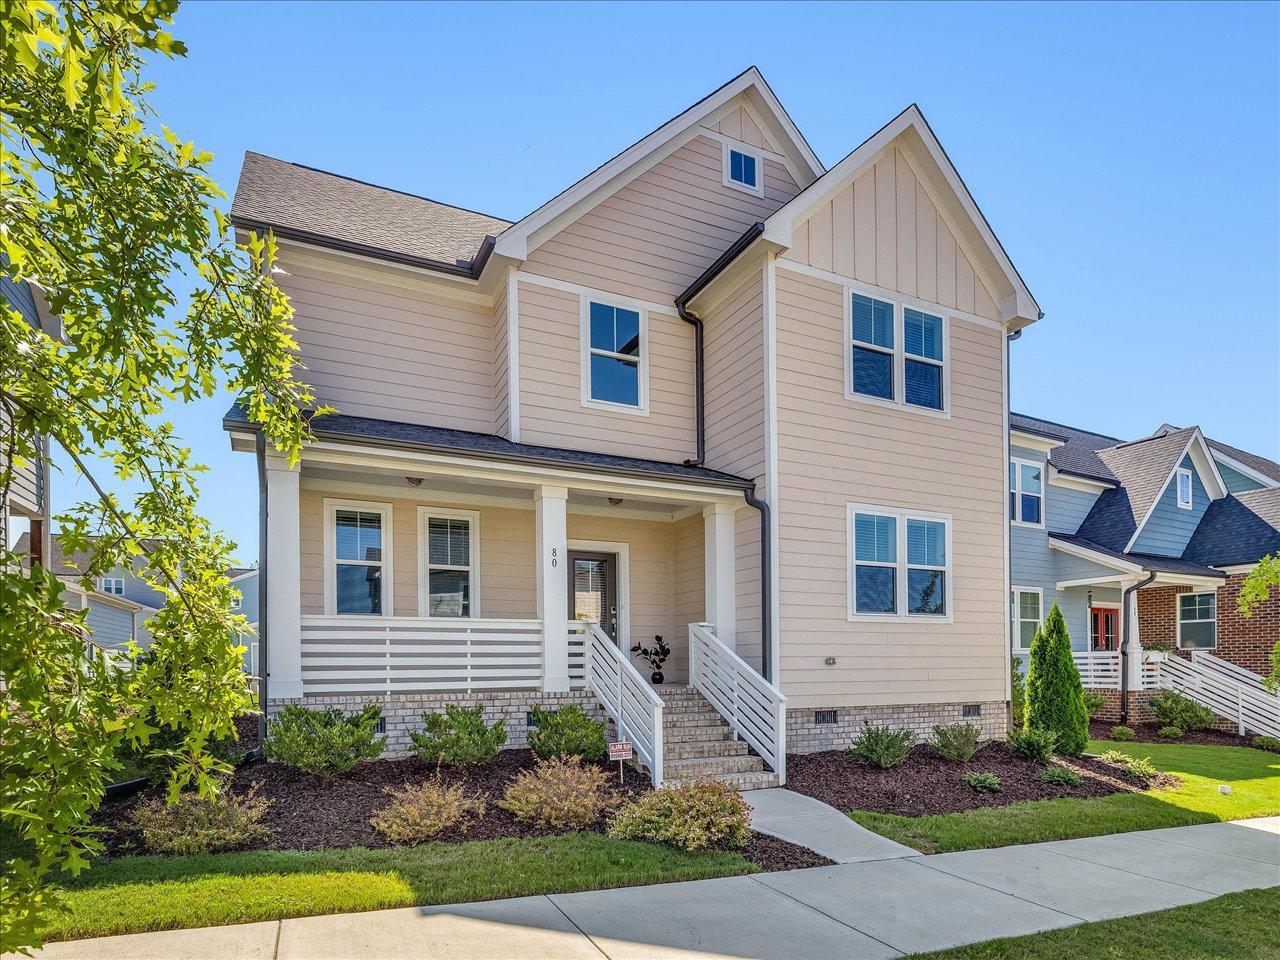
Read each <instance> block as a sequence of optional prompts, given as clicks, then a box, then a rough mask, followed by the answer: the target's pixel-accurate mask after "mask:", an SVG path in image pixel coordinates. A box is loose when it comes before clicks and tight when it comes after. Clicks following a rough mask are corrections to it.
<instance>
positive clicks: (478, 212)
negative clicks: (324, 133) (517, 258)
mask: <svg viewBox="0 0 1280 960" xmlns="http://www.w3.org/2000/svg"><path fill="white" fill-rule="evenodd" d="M244 155H245V156H246V157H248V156H255V157H262V158H263V159H264V160H274V161H275V162H276V163H283V164H286V165H288V166H290V167H297V168H298V169H299V170H310V171H311V172H312V173H322V174H324V175H325V176H326V177H335V178H337V179H339V180H346V181H347V182H348V183H358V184H360V185H361V186H364V187H372V188H373V189H374V190H385V191H386V192H387V193H397V194H399V195H400V196H402V197H409V198H410V199H412V200H422V201H423V202H425V203H434V204H435V205H436V206H438V207H448V208H449V209H450V210H460V211H462V212H463V213H470V214H474V215H475V216H477V217H487V218H489V219H490V220H498V221H500V222H502V223H505V224H507V225H508V226H510V225H511V224H513V223H515V221H514V220H508V219H507V218H506V217H499V216H496V215H495V214H492V213H485V212H484V211H482V210H473V209H471V208H470V207H460V206H458V204H456V203H447V202H445V201H444V200H436V199H435V198H434V197H424V196H423V195H422V194H420V193H411V192H409V191H408V190H400V189H398V188H397V187H388V186H386V185H385V184H381V183H373V182H371V181H369V180H361V179H360V178H359V177H352V176H348V175H347V174H345V173H335V172H334V171H332V170H324V169H322V168H320V167H313V166H311V165H310V164H306V163H298V162H297V161H296V160H285V159H284V158H283V157H273V156H272V155H271V154H269V153H259V152H258V151H257V150H246V151H245V152H244Z"/></svg>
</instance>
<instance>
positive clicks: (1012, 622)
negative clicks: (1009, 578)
mask: <svg viewBox="0 0 1280 960" xmlns="http://www.w3.org/2000/svg"><path fill="white" fill-rule="evenodd" d="M1009 592H1010V594H1012V596H1010V598H1009V603H1010V605H1011V609H1010V610H1009V649H1010V650H1012V651H1013V652H1014V653H1027V652H1029V651H1030V649H1031V648H1030V647H1024V646H1022V643H1021V640H1022V633H1021V631H1020V630H1018V629H1016V628H1017V627H1021V626H1022V625H1023V624H1024V623H1030V621H1029V620H1024V619H1023V618H1022V603H1021V601H1022V597H1021V596H1020V594H1023V593H1034V594H1035V595H1036V609H1037V610H1038V611H1039V614H1040V615H1039V617H1038V618H1037V619H1036V622H1035V623H1036V629H1037V630H1038V629H1040V627H1042V626H1044V588H1043V587H1019V586H1012V587H1010V588H1009Z"/></svg>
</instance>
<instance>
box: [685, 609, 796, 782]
mask: <svg viewBox="0 0 1280 960" xmlns="http://www.w3.org/2000/svg"><path fill="white" fill-rule="evenodd" d="M712 629H713V628H712V626H711V624H709V623H691V624H689V684H690V686H692V687H695V688H696V689H697V690H698V692H699V693H701V694H702V695H703V696H704V697H706V698H707V700H709V701H710V702H711V705H712V706H713V707H715V708H716V710H717V711H719V713H720V715H721V716H722V717H724V718H725V719H726V720H727V721H729V725H730V726H731V727H732V728H733V731H734V733H736V734H737V735H738V736H740V737H741V738H742V739H743V740H746V741H747V743H749V744H751V746H752V747H754V748H755V751H756V753H758V754H760V756H761V758H763V759H764V762H765V763H767V764H768V765H769V767H770V769H772V770H773V772H774V773H776V774H777V775H778V785H779V786H781V785H782V784H784V783H786V782H787V698H786V697H784V696H783V695H782V691H781V690H779V689H778V688H777V687H775V686H774V685H773V684H771V683H770V682H769V681H768V680H766V679H765V678H764V677H762V676H760V674H758V673H757V672H756V671H755V670H754V669H752V667H751V665H750V664H748V663H747V662H746V661H745V660H743V659H742V658H741V657H740V656H738V655H737V654H736V653H734V652H733V651H732V650H730V649H729V648H728V647H727V646H725V644H724V643H722V642H721V640H720V638H719V637H717V636H716V635H715V634H714V633H712Z"/></svg>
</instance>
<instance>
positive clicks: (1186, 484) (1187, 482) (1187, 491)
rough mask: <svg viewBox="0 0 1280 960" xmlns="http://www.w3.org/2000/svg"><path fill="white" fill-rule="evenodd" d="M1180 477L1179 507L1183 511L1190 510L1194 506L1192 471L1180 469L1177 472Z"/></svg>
mask: <svg viewBox="0 0 1280 960" xmlns="http://www.w3.org/2000/svg"><path fill="white" fill-rule="evenodd" d="M1177 477H1178V506H1179V507H1181V508H1182V509H1183V510H1190V509H1191V508H1192V506H1193V500H1192V498H1193V496H1194V494H1193V493H1192V486H1191V471H1190V470H1188V469H1186V468H1185V467H1179V468H1178V471H1177Z"/></svg>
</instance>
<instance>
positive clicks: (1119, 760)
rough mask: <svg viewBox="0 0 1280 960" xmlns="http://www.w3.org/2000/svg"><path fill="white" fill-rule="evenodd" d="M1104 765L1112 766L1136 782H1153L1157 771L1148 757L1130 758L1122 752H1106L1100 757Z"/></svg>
mask: <svg viewBox="0 0 1280 960" xmlns="http://www.w3.org/2000/svg"><path fill="white" fill-rule="evenodd" d="M1102 760H1103V762H1104V763H1110V764H1114V765H1115V766H1117V767H1119V768H1120V769H1121V770H1123V771H1124V772H1125V773H1127V774H1128V775H1129V776H1131V777H1133V778H1135V779H1137V780H1154V779H1155V777H1156V776H1157V775H1158V774H1159V772H1160V771H1159V770H1157V769H1156V768H1155V765H1154V764H1152V762H1151V758H1150V757H1131V756H1129V754H1127V753H1125V752H1124V751H1123V750H1108V751H1107V752H1106V753H1104V754H1103V755H1102Z"/></svg>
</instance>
